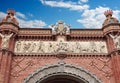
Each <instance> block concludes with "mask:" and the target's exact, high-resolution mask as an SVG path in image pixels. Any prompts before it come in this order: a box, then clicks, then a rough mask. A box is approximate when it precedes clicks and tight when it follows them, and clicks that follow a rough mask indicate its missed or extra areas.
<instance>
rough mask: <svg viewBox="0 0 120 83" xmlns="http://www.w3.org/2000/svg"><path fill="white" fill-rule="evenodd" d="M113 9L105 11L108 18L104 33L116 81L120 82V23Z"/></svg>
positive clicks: (104, 25) (105, 22) (104, 24)
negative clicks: (114, 15)
mask: <svg viewBox="0 0 120 83" xmlns="http://www.w3.org/2000/svg"><path fill="white" fill-rule="evenodd" d="M112 14H113V12H112V10H107V11H105V13H104V15H105V16H106V19H105V21H104V23H103V28H102V29H103V33H104V36H105V37H106V41H107V45H108V51H109V55H110V57H111V62H112V69H113V72H114V78H115V81H116V82H115V83H120V23H119V22H118V20H117V19H116V18H114V17H112Z"/></svg>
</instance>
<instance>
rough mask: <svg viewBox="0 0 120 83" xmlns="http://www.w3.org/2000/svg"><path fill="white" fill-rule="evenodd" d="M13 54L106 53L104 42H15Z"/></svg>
mask: <svg viewBox="0 0 120 83" xmlns="http://www.w3.org/2000/svg"><path fill="white" fill-rule="evenodd" d="M14 51H15V53H27V54H29V53H33V54H34V53H35V54H36V53H38V54H40V53H43V54H44V53H48V54H50V53H51V54H54V53H59V52H60V53H61V52H62V53H73V54H74V53H79V54H80V53H108V52H107V47H106V42H104V41H76V42H75V41H70V42H67V41H63V40H60V41H22V40H19V41H16V44H15V49H14Z"/></svg>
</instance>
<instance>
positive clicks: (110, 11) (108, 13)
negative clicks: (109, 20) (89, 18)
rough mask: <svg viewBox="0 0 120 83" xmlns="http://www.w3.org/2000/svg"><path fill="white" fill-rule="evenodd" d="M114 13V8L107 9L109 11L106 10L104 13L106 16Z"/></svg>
mask: <svg viewBox="0 0 120 83" xmlns="http://www.w3.org/2000/svg"><path fill="white" fill-rule="evenodd" d="M112 14H113V11H112V10H107V11H105V13H104V15H105V16H106V17H108V16H112Z"/></svg>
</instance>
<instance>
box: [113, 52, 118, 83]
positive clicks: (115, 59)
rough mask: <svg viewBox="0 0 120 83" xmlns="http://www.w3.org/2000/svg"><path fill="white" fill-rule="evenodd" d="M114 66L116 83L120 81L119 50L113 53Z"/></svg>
mask: <svg viewBox="0 0 120 83" xmlns="http://www.w3.org/2000/svg"><path fill="white" fill-rule="evenodd" d="M111 59H112V68H113V73H114V77H115V81H116V83H120V55H119V52H118V51H115V52H113V53H112V54H111Z"/></svg>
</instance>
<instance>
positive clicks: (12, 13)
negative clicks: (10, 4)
mask: <svg viewBox="0 0 120 83" xmlns="http://www.w3.org/2000/svg"><path fill="white" fill-rule="evenodd" d="M7 14H8V15H10V14H11V15H12V16H14V15H15V10H13V9H8V10H7Z"/></svg>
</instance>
